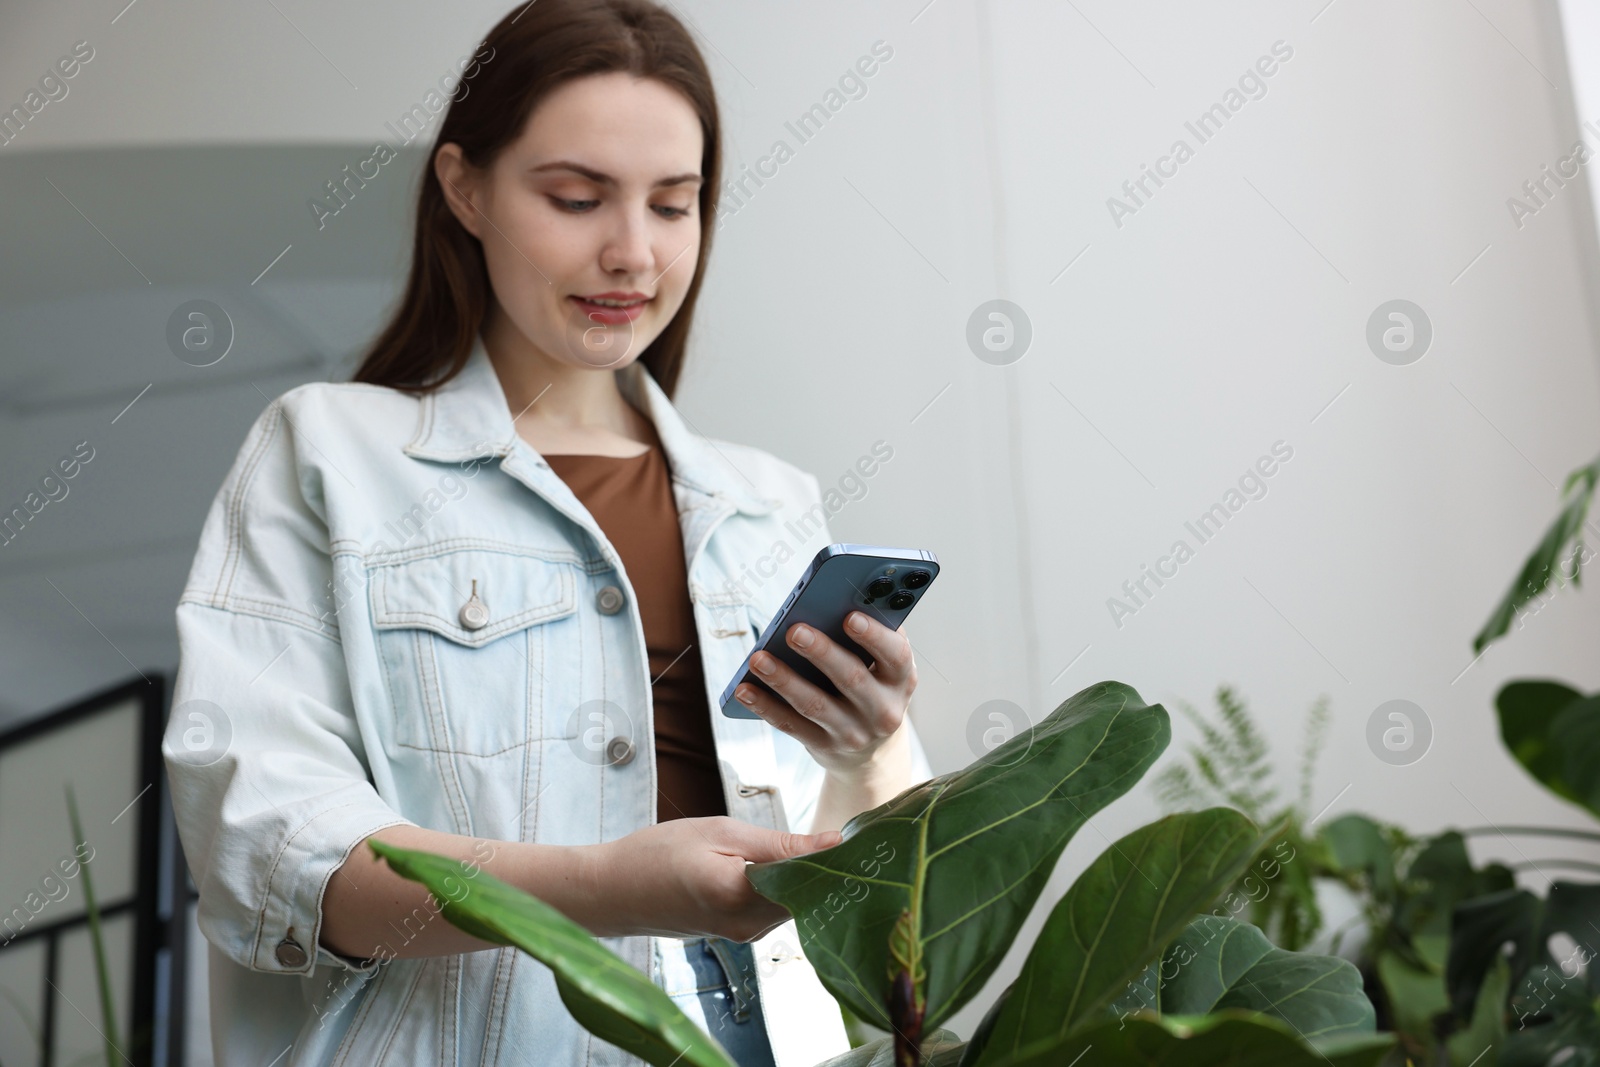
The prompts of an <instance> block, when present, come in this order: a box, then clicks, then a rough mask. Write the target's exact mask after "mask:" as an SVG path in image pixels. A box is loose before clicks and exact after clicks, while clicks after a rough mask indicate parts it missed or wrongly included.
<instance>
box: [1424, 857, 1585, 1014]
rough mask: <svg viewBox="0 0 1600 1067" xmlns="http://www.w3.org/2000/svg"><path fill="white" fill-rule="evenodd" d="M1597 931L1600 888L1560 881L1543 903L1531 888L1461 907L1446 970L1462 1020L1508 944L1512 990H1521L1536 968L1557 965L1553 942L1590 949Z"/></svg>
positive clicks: (1498, 895) (1482, 899)
mask: <svg viewBox="0 0 1600 1067" xmlns="http://www.w3.org/2000/svg"><path fill="white" fill-rule="evenodd" d="M1596 929H1600V885H1594V884H1579V883H1575V882H1555V883H1552V884H1551V886H1550V894H1549V896H1547V897H1546V898H1545V899H1543V900H1540V899H1539V898H1538V897H1536V896H1534V895H1533V894H1532V893H1530V892H1528V891H1527V890H1526V889H1512V890H1506V891H1503V892H1499V893H1491V894H1489V895H1488V896H1484V897H1479V898H1477V899H1475V900H1469V901H1467V902H1466V903H1464V904H1461V905H1459V906H1458V907H1457V908H1456V911H1455V916H1454V919H1453V921H1452V923H1451V930H1450V959H1449V962H1448V963H1447V964H1446V966H1445V984H1446V985H1447V986H1448V987H1449V990H1450V1003H1451V1005H1452V1007H1454V1009H1455V1011H1456V1014H1457V1016H1458V1017H1460V1018H1462V1019H1466V1018H1468V1017H1470V1015H1471V1013H1472V1010H1473V1006H1474V1004H1475V1003H1476V1002H1477V999H1478V990H1479V988H1480V987H1481V986H1482V984H1483V981H1484V977H1485V975H1486V974H1487V973H1488V971H1489V969H1490V968H1491V967H1493V966H1494V964H1495V963H1496V961H1498V960H1499V959H1500V958H1501V956H1502V946H1503V945H1505V944H1506V943H1507V942H1510V943H1511V945H1512V952H1511V960H1510V962H1511V986H1512V988H1513V989H1516V988H1517V987H1519V986H1520V985H1521V984H1522V981H1523V978H1524V977H1525V976H1526V975H1527V974H1528V973H1529V971H1530V970H1531V969H1532V968H1534V967H1537V966H1544V965H1549V964H1552V963H1554V962H1555V961H1554V960H1553V959H1552V957H1551V956H1550V950H1549V943H1550V938H1551V937H1553V936H1554V935H1556V934H1558V933H1564V934H1569V935H1570V936H1571V937H1572V938H1573V940H1575V941H1576V942H1577V943H1578V944H1579V945H1580V946H1587V945H1592V944H1594V936H1595V935H1594V931H1595V930H1596ZM1588 951H1589V952H1590V955H1592V954H1593V952H1592V950H1588Z"/></svg>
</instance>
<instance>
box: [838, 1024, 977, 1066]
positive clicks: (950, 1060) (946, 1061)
mask: <svg viewBox="0 0 1600 1067" xmlns="http://www.w3.org/2000/svg"><path fill="white" fill-rule="evenodd" d="M966 1047H967V1043H966V1042H965V1041H963V1040H961V1038H959V1037H957V1036H956V1035H955V1034H954V1033H953V1032H951V1031H949V1030H935V1031H934V1032H933V1033H932V1034H931V1035H929V1036H928V1037H925V1038H923V1039H922V1055H923V1057H924V1059H923V1061H922V1067H956V1063H957V1062H958V1061H959V1060H960V1059H961V1055H962V1053H963V1052H964V1051H965V1050H966ZM816 1067H894V1038H892V1037H881V1038H879V1039H878V1040H876V1041H869V1042H868V1043H867V1044H865V1045H862V1046H860V1047H859V1048H853V1049H851V1050H850V1051H849V1052H846V1053H843V1054H842V1055H838V1056H834V1057H833V1058H832V1059H829V1060H824V1061H823V1062H822V1063H819V1064H817V1065H816Z"/></svg>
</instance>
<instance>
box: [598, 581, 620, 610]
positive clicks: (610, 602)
mask: <svg viewBox="0 0 1600 1067" xmlns="http://www.w3.org/2000/svg"><path fill="white" fill-rule="evenodd" d="M594 606H595V607H597V608H599V609H600V614H602V615H615V614H616V613H617V612H619V611H621V610H622V590H620V589H618V588H617V587H616V586H614V585H608V586H606V587H605V588H604V589H602V590H600V592H599V593H597V594H595V598H594Z"/></svg>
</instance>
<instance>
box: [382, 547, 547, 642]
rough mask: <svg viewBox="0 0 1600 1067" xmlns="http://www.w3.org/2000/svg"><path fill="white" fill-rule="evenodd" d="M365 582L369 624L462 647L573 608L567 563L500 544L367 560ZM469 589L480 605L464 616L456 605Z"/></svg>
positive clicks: (460, 605)
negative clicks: (497, 548)
mask: <svg viewBox="0 0 1600 1067" xmlns="http://www.w3.org/2000/svg"><path fill="white" fill-rule="evenodd" d="M370 587H371V589H372V621H373V625H374V626H375V627H376V628H377V629H380V630H397V629H408V628H421V629H424V630H431V631H433V632H434V633H436V634H438V635H439V636H441V637H445V638H448V639H450V640H451V641H454V642H455V643H457V644H460V645H465V646H467V647H468V648H480V647H482V646H484V645H486V644H488V643H489V642H491V641H494V640H496V639H497V638H501V637H504V636H505V635H506V634H508V633H512V632H514V631H516V630H521V629H524V628H526V627H528V626H533V625H535V624H537V623H542V622H549V621H550V620H552V619H559V618H562V617H564V616H567V615H571V614H573V613H574V612H575V611H577V609H578V594H577V580H576V579H575V578H574V576H573V573H572V568H571V567H570V566H568V565H567V564H564V563H551V562H549V561H548V560H543V559H537V558H534V557H531V556H518V555H512V554H508V553H500V552H484V551H476V550H467V551H459V552H445V553H441V554H440V555H437V556H427V557H424V558H422V559H413V560H407V561H405V562H403V563H390V564H384V565H381V566H378V567H375V568H373V571H372V575H371V582H370ZM474 595H476V597H477V600H478V602H479V603H480V604H481V605H482V610H481V611H480V612H476V613H468V614H467V617H466V618H465V620H464V619H463V612H462V608H463V607H465V606H466V605H467V604H468V602H469V601H470V600H471V599H472V598H473V596H474ZM466 622H472V623H475V624H477V623H480V622H481V625H475V626H474V627H472V628H469V627H468V626H467V625H465V623H466Z"/></svg>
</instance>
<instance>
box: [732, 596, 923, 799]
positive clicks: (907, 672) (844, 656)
mask: <svg viewBox="0 0 1600 1067" xmlns="http://www.w3.org/2000/svg"><path fill="white" fill-rule="evenodd" d="M844 625H845V632H846V633H848V634H849V635H850V638H851V640H853V641H855V642H856V643H857V644H859V645H860V646H861V647H862V648H864V649H866V650H867V652H868V653H869V654H870V655H871V656H872V658H873V661H874V662H873V665H872V666H871V667H870V668H869V667H867V666H866V664H864V663H862V662H861V657H860V656H858V655H856V654H855V653H854V652H852V651H851V650H850V649H848V648H846V647H844V646H843V645H841V644H838V643H837V642H835V641H833V640H832V639H830V638H829V637H828V635H826V634H824V633H822V632H821V631H820V630H817V629H814V628H813V627H810V626H807V625H805V624H804V623H795V624H794V625H793V626H791V627H789V630H788V633H787V634H785V640H786V641H787V642H788V644H789V647H790V648H792V649H794V650H795V651H796V652H799V653H800V654H801V655H802V656H804V657H805V658H806V659H808V660H810V661H811V662H812V663H813V664H815V665H816V668H817V669H818V670H820V671H821V672H822V673H823V674H824V675H826V676H827V677H828V679H829V680H830V681H832V682H833V684H834V685H835V686H836V687H838V690H839V692H840V694H841V695H842V696H838V697H836V696H833V695H831V694H829V693H826V692H824V691H823V690H821V689H819V688H817V687H816V686H815V685H813V684H812V683H811V682H809V681H807V680H806V679H804V678H802V677H801V676H800V675H799V674H798V673H797V672H796V671H795V670H794V669H793V668H792V667H790V666H789V665H788V664H787V663H784V662H783V661H782V660H780V659H779V658H778V657H776V656H774V655H771V654H770V653H767V652H757V653H756V654H755V655H754V656H752V657H750V666H751V668H752V669H753V670H754V671H755V674H756V676H757V677H758V678H760V679H761V680H762V682H764V683H765V684H767V685H768V686H771V687H772V690H773V692H774V693H777V694H778V696H777V697H774V696H773V695H772V693H767V692H763V691H762V689H761V687H760V686H756V685H752V684H750V683H749V682H741V683H739V686H738V688H737V689H735V690H734V696H735V697H736V698H737V699H738V700H739V702H740V703H742V704H744V705H745V706H747V707H749V708H750V710H752V711H754V712H755V713H756V714H758V715H760V716H761V717H762V718H763V719H765V720H766V721H767V722H769V723H771V724H772V725H773V726H776V727H777V728H778V729H780V730H782V731H784V732H785V733H787V734H789V735H790V736H792V737H794V738H795V740H797V741H799V742H800V743H801V744H803V745H805V746H806V748H807V749H809V750H810V751H811V755H812V756H813V758H815V759H816V761H817V763H819V764H820V765H821V766H822V767H823V768H824V769H825V770H827V771H829V772H831V773H834V774H843V775H847V776H848V775H850V774H853V773H857V772H860V771H862V770H864V769H865V768H867V767H868V766H870V765H871V764H872V762H873V760H874V758H875V757H876V756H877V755H878V753H879V752H880V750H883V749H884V748H885V746H886V745H887V744H888V743H889V742H890V741H891V740H894V739H896V738H898V737H900V736H903V735H902V725H903V724H904V722H905V720H906V709H907V707H909V706H910V703H911V692H912V690H914V689H916V687H917V665H916V661H915V660H914V659H913V657H912V655H911V642H910V641H909V640H907V639H906V635H905V634H903V633H901V632H900V631H898V630H891V629H890V628H889V627H887V626H885V625H884V624H883V623H881V622H879V621H878V620H876V619H873V618H869V617H868V616H867V615H866V614H865V613H864V612H860V611H852V612H851V613H850V614H849V615H847V616H846V617H845V621H844Z"/></svg>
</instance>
